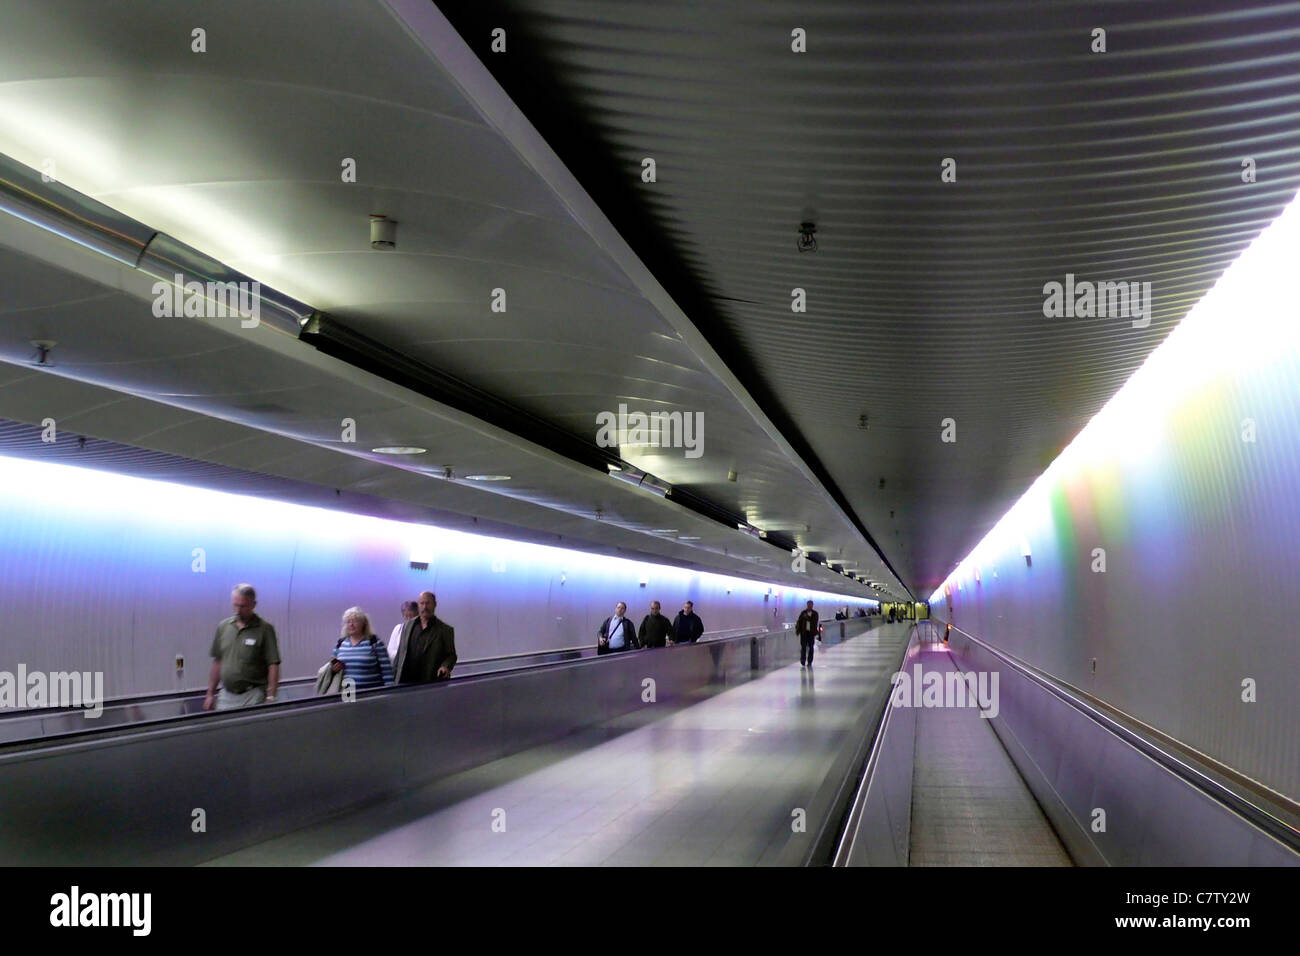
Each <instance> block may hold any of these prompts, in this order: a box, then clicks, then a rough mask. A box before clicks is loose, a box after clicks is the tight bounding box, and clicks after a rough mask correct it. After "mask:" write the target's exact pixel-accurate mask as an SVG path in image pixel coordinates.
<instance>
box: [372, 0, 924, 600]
mask: <svg viewBox="0 0 1300 956" xmlns="http://www.w3.org/2000/svg"><path fill="white" fill-rule="evenodd" d="M382 2H383V4H384V5H385V6H386V7H387V8H388V9H389V11H390V13H391V14H392V15H393V17H394V18H395V19H396V20H397V22H398V23H399V25H401V27H402V28H403V30H405V31H406V33H407V34H408V35H409V36H410V37H411V39H412V40H413V41H414V42H415V43H417V44H419V45H420V46H421V47H423V48H424V49H425V50H427V51H428V53H429V55H430V56H431V57H432V58H433V60H434V61H435V62H436V63H437V64H438V65H439V66H440V67H441V68H442V69H443V70H444V71H445V72H446V73H447V75H448V77H449V78H450V80H451V82H452V83H453V84H455V85H456V86H457V87H458V88H459V89H460V90H461V91H462V93H463V94H464V95H465V97H466V99H467V100H468V101H469V102H470V104H471V105H472V106H473V107H474V108H475V109H476V110H478V111H479V113H480V115H482V116H483V118H484V121H485V122H486V123H487V124H488V126H489V127H490V128H492V129H495V130H496V131H497V132H498V133H499V134H500V135H501V136H502V138H503V139H504V140H505V142H506V143H507V144H508V145H509V146H510V148H511V149H513V150H514V151H515V152H516V154H517V155H518V156H519V158H520V159H521V160H522V161H523V163H524V164H525V165H527V166H528V167H529V168H530V169H532V170H533V171H534V172H535V173H536V174H537V175H538V176H539V177H540V178H541V179H542V181H543V182H545V183H546V184H547V185H548V186H549V187H550V188H551V190H552V191H553V192H554V193H555V195H556V197H557V198H558V200H559V201H560V202H561V203H562V204H563V205H564V207H565V208H566V209H567V210H568V211H569V213H570V214H571V215H572V216H573V217H574V219H575V220H576V221H577V222H578V223H579V225H581V226H582V227H583V228H584V229H585V230H586V231H587V233H588V235H589V236H591V238H592V239H593V241H595V243H596V244H597V245H598V246H599V247H600V248H601V249H602V250H603V251H604V252H605V253H606V255H608V256H609V257H610V258H611V259H612V260H613V261H614V263H615V264H616V265H618V267H619V268H621V269H622V270H623V271H624V273H625V274H626V275H627V276H628V278H629V279H630V280H631V281H632V283H633V285H634V286H635V287H636V288H637V289H638V291H639V292H640V293H641V295H642V296H643V297H644V298H645V299H646V300H647V301H648V302H649V303H650V304H651V305H652V306H653V307H654V309H655V311H656V312H657V313H658V314H659V315H660V316H661V317H662V318H663V319H664V321H665V322H667V323H668V324H669V326H670V327H672V328H673V329H674V330H675V331H676V332H677V333H678V334H679V335H680V336H682V338H683V340H684V341H685V342H686V344H687V345H688V346H689V347H690V348H691V350H692V351H693V352H694V353H695V355H696V357H697V358H698V359H699V360H700V362H701V363H702V364H703V365H704V366H705V367H706V368H707V369H708V370H709V371H710V372H711V373H712V374H713V375H714V376H715V377H716V378H717V379H718V380H719V381H721V382H722V384H723V385H724V386H725V387H726V389H727V391H728V392H730V393H731V395H732V397H733V398H734V399H735V400H736V401H737V402H739V403H740V404H741V406H742V407H743V408H744V409H745V410H746V412H748V413H749V415H750V416H751V417H752V418H753V419H754V420H755V422H757V423H758V425H759V427H760V428H761V429H762V430H763V432H764V433H765V434H766V435H767V436H768V438H769V439H770V440H771V441H773V442H774V443H775V444H776V445H777V446H778V448H780V450H781V452H782V454H783V455H785V456H786V458H787V460H788V461H789V462H790V463H791V464H792V465H793V466H794V467H795V468H796V469H797V470H798V471H799V473H800V474H801V475H802V476H803V478H804V480H805V481H807V482H808V483H809V485H811V486H812V488H813V489H815V490H816V492H817V493H818V494H819V495H820V496H821V497H822V499H823V501H824V503H825V504H826V505H827V506H828V507H830V508H831V510H832V513H834V514H835V515H837V516H838V517H839V518H840V519H841V520H842V521H843V522H844V523H845V525H846V526H847V529H848V530H849V531H850V532H851V533H853V534H854V535H856V536H858V537H859V539H860V543H861V544H863V545H865V546H866V547H867V548H869V549H870V550H871V551H872V552H875V553H876V555H877V556H878V557H879V558H880V559H881V561H883V562H884V564H885V567H886V568H887V569H890V568H891V565H890V563H889V560H888V558H886V557H885V555H884V554H883V552H881V550H880V549H879V548H878V547H876V546H874V545H873V544H872V543H871V542H870V541H869V540H868V539H867V538H866V537H865V535H863V534H862V533H861V532H860V531H859V529H858V525H857V523H856V522H855V521H854V519H853V518H852V517H851V516H850V515H849V514H848V513H847V512H845V510H844V509H843V508H842V507H841V506H840V504H839V503H838V502H837V501H836V500H835V498H834V496H832V495H831V494H830V493H829V491H827V489H826V488H825V487H824V486H823V484H822V483H821V481H819V480H818V479H817V477H816V475H815V474H814V473H813V471H812V469H811V468H809V467H808V465H807V463H806V462H804V460H803V459H802V457H801V456H799V455H798V454H797V453H796V452H795V450H794V449H793V447H791V445H790V443H789V442H788V441H787V440H786V438H785V436H784V435H782V434H781V432H780V430H779V429H777V427H776V426H775V425H774V424H773V423H772V421H771V420H770V419H769V418H768V416H767V414H766V413H765V412H764V411H763V410H762V408H761V407H760V406H759V405H758V403H757V402H755V401H754V399H753V397H752V396H751V395H750V394H749V392H748V390H747V389H746V388H745V387H744V386H743V385H742V384H741V383H740V381H739V379H737V378H736V376H735V375H734V374H732V372H731V371H730V369H728V368H727V366H726V364H725V363H724V362H723V361H722V359H721V358H720V357H719V356H718V354H717V352H715V351H714V349H713V347H712V346H711V345H710V344H709V342H708V341H707V340H706V339H705V337H704V336H703V334H702V333H701V332H700V331H699V330H698V329H697V328H696V327H695V324H694V323H693V322H691V321H690V319H689V318H688V317H687V315H686V314H685V312H683V311H682V309H681V308H680V307H679V306H678V305H677V303H676V302H675V301H673V299H672V297H671V296H670V295H669V294H668V292H667V291H666V290H665V289H664V288H663V286H661V285H660V284H659V281H658V280H657V279H656V278H655V277H654V275H653V274H652V273H651V272H650V270H649V269H648V268H647V267H646V266H645V264H644V263H643V262H642V261H641V259H640V257H639V256H638V255H637V254H636V253H635V252H634V251H633V250H632V248H631V246H630V245H628V243H627V241H626V240H625V239H624V238H623V237H622V235H621V234H620V233H619V232H618V230H617V229H615V228H614V225H613V223H611V222H610V221H609V219H608V218H607V217H606V216H605V214H604V213H603V212H602V211H601V209H600V207H599V206H597V205H596V203H595V201H594V200H592V198H591V197H590V196H589V195H588V194H587V191H586V190H585V189H584V188H583V187H582V185H581V184H580V183H579V182H578V181H577V179H576V178H575V177H574V176H573V174H572V173H570V172H569V170H568V168H567V167H566V166H565V165H564V163H563V162H561V161H560V159H559V157H558V156H557V155H556V154H555V152H554V151H553V150H552V149H551V148H550V146H549V145H548V144H547V143H546V141H545V140H544V139H543V138H542V136H541V134H540V133H538V132H537V130H536V128H535V127H534V126H533V124H532V123H531V122H529V120H528V119H527V117H525V116H524V115H523V113H522V112H521V111H520V110H519V109H518V107H516V106H515V104H514V102H513V101H512V100H511V99H510V97H509V96H508V95H507V94H506V93H505V91H504V90H503V89H502V88H501V86H500V84H498V83H497V81H496V79H495V78H494V77H493V76H492V75H491V73H489V72H488V70H487V68H486V67H485V66H484V65H483V64H482V63H481V62H480V61H479V59H478V57H477V56H476V55H475V53H474V52H473V51H472V50H470V48H469V46H468V45H467V44H466V43H465V41H464V40H463V39H462V38H461V36H460V34H459V33H458V32H457V31H456V29H455V28H454V27H453V26H452V25H451V23H450V21H448V20H447V19H446V17H445V16H443V14H442V12H441V11H440V10H438V9H437V7H435V6H434V4H433V3H432V2H430V0H382ZM894 576H895V579H896V580H897V583H898V584H899V586H900V587H902V588H903V590H904V591H907V590H908V589H907V586H906V584H904V582H903V581H902V580H901V579H900V578H898V575H897V573H894ZM909 593H910V592H909Z"/></svg>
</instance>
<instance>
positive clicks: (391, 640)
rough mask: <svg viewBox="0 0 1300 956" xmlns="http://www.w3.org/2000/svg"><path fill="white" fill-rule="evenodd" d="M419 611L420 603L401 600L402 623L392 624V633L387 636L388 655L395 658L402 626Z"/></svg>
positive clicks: (400, 644)
mask: <svg viewBox="0 0 1300 956" xmlns="http://www.w3.org/2000/svg"><path fill="white" fill-rule="evenodd" d="M419 613H420V605H418V604H416V603H415V602H414V601H403V602H402V623H401V624H394V625H393V633H392V634H390V635H389V636H388V656H389V658H391V659H392V660H396V659H397V651H398V649H399V648H400V647H401V646H402V628H404V627H406V625H407V624H408V623H409V622H410V621H411V620H412V619H413V618H414V617H416V615H418V614H419Z"/></svg>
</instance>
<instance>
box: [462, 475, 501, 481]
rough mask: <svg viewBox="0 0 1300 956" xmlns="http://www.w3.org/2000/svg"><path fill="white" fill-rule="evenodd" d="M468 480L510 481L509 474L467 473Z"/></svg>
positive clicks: (466, 478)
mask: <svg viewBox="0 0 1300 956" xmlns="http://www.w3.org/2000/svg"><path fill="white" fill-rule="evenodd" d="M465 480H466V481H509V480H510V476H509V475H466V476H465Z"/></svg>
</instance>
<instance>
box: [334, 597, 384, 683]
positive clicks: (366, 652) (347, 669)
mask: <svg viewBox="0 0 1300 956" xmlns="http://www.w3.org/2000/svg"><path fill="white" fill-rule="evenodd" d="M330 665H331V669H332V670H333V672H334V673H336V674H337V673H339V672H342V674H343V679H344V680H345V681H346V680H351V681H352V682H353V689H354V690H371V689H373V688H376V687H385V686H387V685H389V684H391V683H393V662H392V661H391V660H390V659H389V657H388V648H387V647H385V646H384V642H383V641H381V640H380V639H379V638H377V637H375V634H374V632H373V631H372V630H370V618H369V617H368V616H367V614H366V612H365V611H363V610H361V608H359V607H350V608H348V609H347V610H346V611H344V612H343V636H342V637H340V638H339V640H338V643H337V644H335V645H334V659H333V660H332V661H331V662H330Z"/></svg>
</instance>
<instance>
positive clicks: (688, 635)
mask: <svg viewBox="0 0 1300 956" xmlns="http://www.w3.org/2000/svg"><path fill="white" fill-rule="evenodd" d="M703 633H704V622H703V621H701V620H700V616H699V615H698V614H696V613H695V605H694V604H693V603H691V602H690V601H687V602H686V603H685V604H683V605H682V609H681V610H680V611H678V612H677V616H676V617H675V618H673V643H674V644H694V643H695V642H696V641H698V640H699V639H700V636H701V635H702V634H703Z"/></svg>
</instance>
